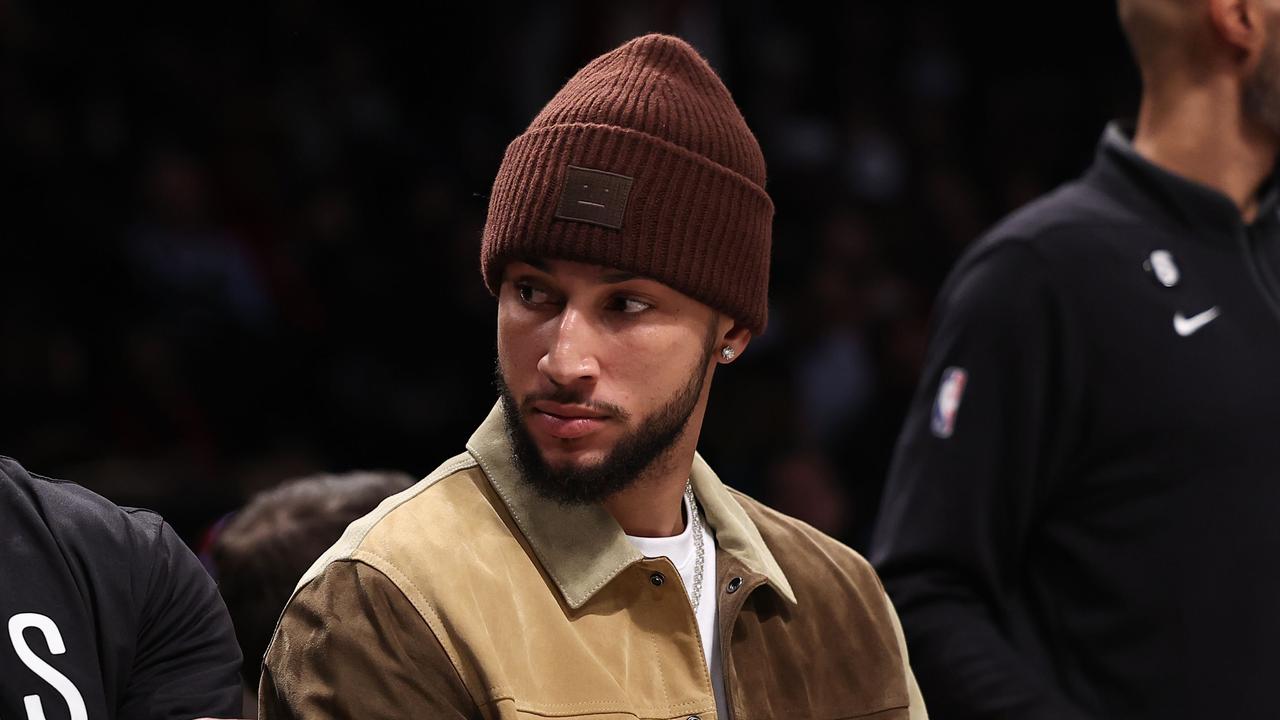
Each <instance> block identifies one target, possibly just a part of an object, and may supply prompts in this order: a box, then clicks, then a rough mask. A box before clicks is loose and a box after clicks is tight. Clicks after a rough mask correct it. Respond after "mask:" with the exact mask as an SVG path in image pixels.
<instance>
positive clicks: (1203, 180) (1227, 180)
mask: <svg viewBox="0 0 1280 720" xmlns="http://www.w3.org/2000/svg"><path fill="white" fill-rule="evenodd" d="M1241 108H1242V104H1241V98H1240V92H1239V88H1238V86H1235V85H1230V84H1227V83H1221V84H1217V85H1214V84H1206V85H1203V86H1199V87H1195V88H1191V89H1183V90H1179V91H1178V92H1167V93H1162V94H1155V93H1152V94H1148V95H1144V96H1143V100H1142V108H1141V110H1140V111H1139V114H1138V128H1137V132H1136V133H1135V134H1134V140H1133V147H1134V150H1136V151H1137V152H1138V153H1139V154H1140V155H1142V156H1143V157H1145V158H1146V159H1147V160H1149V161H1151V162H1152V163H1154V164H1156V165H1158V166H1160V167H1162V168H1164V169H1166V170H1168V171H1169V172H1172V173H1175V174H1177V175H1180V176H1182V177H1184V178H1187V179H1189V180H1194V181H1195V182H1198V183H1200V184H1202V185H1206V186H1208V187H1211V188H1213V189H1215V190H1217V191H1219V192H1221V193H1222V194H1223V195H1226V196H1227V197H1228V198H1230V199H1231V201H1232V202H1234V203H1235V205H1236V207H1237V208H1239V209H1240V214H1241V216H1242V217H1243V218H1244V220H1245V221H1246V222H1249V221H1252V220H1253V218H1254V216H1255V215H1256V214H1257V191H1258V187H1259V186H1260V185H1261V184H1262V181H1263V180H1265V179H1266V177H1267V175H1268V174H1270V173H1271V169H1272V167H1273V166H1274V164H1275V158H1276V152H1277V149H1278V146H1280V143H1278V142H1277V138H1276V136H1275V135H1274V134H1273V133H1271V132H1269V131H1267V130H1265V129H1264V128H1262V127H1261V126H1260V125H1259V124H1258V123H1256V122H1253V121H1250V120H1249V119H1248V118H1247V117H1245V116H1244V114H1243V112H1242V110H1241Z"/></svg>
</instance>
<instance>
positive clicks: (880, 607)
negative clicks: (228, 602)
mask: <svg viewBox="0 0 1280 720" xmlns="http://www.w3.org/2000/svg"><path fill="white" fill-rule="evenodd" d="M764 182H765V166H764V158H763V156H762V155H761V153H760V147H759V145H758V144H757V143H756V140H755V138H754V136H752V134H751V131H750V130H749V129H748V128H747V126H746V123H745V121H744V120H743V118H742V115H741V113H740V112H739V111H738V109H737V107H736V106H735V105H734V103H733V100H732V98H731V97H730V95H729V92H728V90H727V89H726V88H725V87H724V85H723V84H722V83H721V82H720V79H719V78H718V77H717V76H716V74H715V73H714V71H713V70H712V69H711V67H710V66H709V65H708V64H707V62H706V61H705V60H704V59H703V58H702V57H701V56H699V55H698V53H697V52H696V51H695V50H694V49H693V48H691V47H690V46H689V45H687V44H686V43H684V42H683V41H681V40H679V39H676V38H672V37H668V36H663V35H649V36H646V37H642V38H638V39H636V40H633V41H631V42H629V43H627V44H625V45H623V46H622V47H620V48H618V49H616V50H614V51H612V52H610V53H607V54H605V55H603V56H601V57H599V58H597V59H596V60H594V61H592V62H591V63H590V64H588V65H587V66H586V67H585V68H583V69H582V70H581V71H580V72H578V73H577V74H576V75H575V76H574V77H573V78H571V79H570V80H569V82H568V83H567V84H566V85H565V86H564V88H563V89H561V91H560V92H559V93H558V94H557V95H556V96H555V97H554V98H552V100H551V102H550V103H548V105H547V106H546V107H545V108H544V109H543V110H542V112H541V113H540V114H539V115H538V116H537V117H536V118H535V119H534V121H533V123H532V124H531V125H530V126H529V128H528V130H527V131H526V132H525V133H524V134H522V135H521V136H520V137H518V138H516V140H515V141H514V142H512V143H511V145H510V146H509V147H508V148H507V152H506V156H505V157H504V159H503V162H502V166H501V168H500V170H499V171H498V177H497V179H496V181H495V183H494V187H493V193H492V196H491V199H490V204H489V217H488V221H487V223H486V225H485V231H484V241H483V246H482V248H481V258H480V260H481V268H482V271H483V276H484V281H485V283H486V284H487V285H488V288H489V290H490V291H491V292H492V293H493V294H494V295H495V296H497V298H498V363H497V373H496V377H497V385H498V389H499V395H500V399H499V401H498V403H497V404H496V405H495V407H494V408H493V410H492V411H491V412H490V414H489V417H488V419H486V420H485V421H484V423H483V424H482V425H481V426H480V428H479V429H478V430H477V431H476V432H475V434H474V435H473V436H472V437H471V440H470V442H468V443H467V451H466V452H465V453H463V454H461V455H458V456H457V457H455V458H453V459H452V460H449V461H447V462H445V463H444V464H443V465H441V466H440V467H439V468H438V469H437V470H436V471H435V472H433V473H431V474H430V475H429V476H427V478H426V479H424V480H423V481H421V482H419V483H418V484H417V485H415V486H414V487H412V488H410V489H409V490H406V491H405V492H403V493H400V494H399V495H396V496H393V497H392V498H390V499H388V500H387V501H386V502H384V503H383V504H382V505H381V506H380V507H379V508H378V509H377V510H376V511H374V512H373V513H372V514H370V515H368V516H366V517H365V518H363V519H361V520H359V521H357V522H356V523H354V524H352V525H351V527H350V528H348V530H347V532H346V534H345V535H344V536H343V538H342V540H340V541H339V542H338V544H337V545H335V546H334V547H333V548H331V549H330V550H329V552H328V553H326V554H325V555H324V556H323V557H322V558H321V559H320V560H319V561H318V562H317V563H316V564H315V565H314V566H313V567H312V568H311V570H310V571H309V572H308V573H307V574H306V576H304V577H303V579H302V581H301V583H300V584H299V586H298V589H297V591H295V594H294V597H293V598H292V600H291V601H290V603H289V605H288V607H287V608H286V610H285V612H284V615H283V617H282V618H281V621H280V624H279V627H278V628H277V630H276V635H275V638H274V640H273V641H272V645H271V647H270V648H269V650H268V651H267V657H266V667H265V669H264V672H263V676H262V685H261V692H260V712H261V716H262V717H264V718H277V717H306V718H325V717H360V718H390V717H424V718H426V717H431V718H518V717H519V718H527V717H563V718H570V717H600V718H602V717H610V718H701V719H702V720H706V719H708V718H738V719H739V720H746V719H747V718H776V717H798V718H799V717H803V718H846V717H875V718H883V719H886V720H887V719H888V718H900V719H904V720H905V719H908V718H910V719H916V718H922V717H924V707H923V703H922V702H921V700H920V697H919V693H918V691H917V690H916V689H915V681H914V679H913V677H912V674H911V670H910V666H909V664H908V662H907V657H906V652H905V650H904V644H903V640H902V634H901V630H900V628H899V626H898V622H897V618H896V616H895V614H894V610H893V607H892V606H891V605H890V604H889V602H888V600H887V598H886V596H885V594H884V591H883V589H882V588H881V586H880V583H879V580H878V579H877V578H876V575H875V573H874V572H873V571H872V570H871V568H870V567H869V566H868V565H867V563H866V562H865V561H864V560H863V559H862V558H861V557H859V556H858V555H857V554H856V553H854V552H853V551H852V550H850V549H848V548H846V547H844V546H843V545H841V544H839V543H837V542H836V541H834V540H832V539H830V538H828V537H826V536H824V535H822V534H821V533H819V532H818V531H816V530H814V529H813V528H811V527H809V526H807V525H805V524H803V523H801V522H799V521H797V520H794V519H792V518H789V517H786V516H784V515H781V514H779V513H777V512H775V511H773V510H770V509H769V508H767V507H764V506H762V505H760V504H759V503H757V502H755V501H754V500H752V499H750V498H748V497H746V496H744V495H742V494H740V493H737V492H735V491H733V490H731V489H729V488H727V487H726V486H725V485H723V484H722V483H721V482H720V480H719V479H718V478H717V477H716V475H715V473H714V472H712V470H711V468H710V467H708V466H707V464H706V462H705V461H704V460H703V459H702V458H701V457H700V456H699V455H698V454H697V452H696V447H697V441H698V435H699V432H700V429H701V425H702V419H703V414H704V411H705V408H706V403H707V394H708V392H709V390H710V382H711V378H712V375H713V374H714V372H715V369H716V367H717V366H718V365H723V364H729V363H731V362H733V361H734V359H735V358H736V357H738V356H740V355H741V354H742V352H743V351H744V350H745V349H746V347H747V344H748V342H749V340H750V339H751V337H752V336H753V335H756V334H759V333H760V332H762V331H763V330H764V327H765V322H766V306H767V303H766V299H767V294H768V278H769V246H770V239H769V238H770V224H771V220H772V215H773V204H772V202H771V201H770V199H769V196H768V194H767V193H766V192H765V190H764Z"/></svg>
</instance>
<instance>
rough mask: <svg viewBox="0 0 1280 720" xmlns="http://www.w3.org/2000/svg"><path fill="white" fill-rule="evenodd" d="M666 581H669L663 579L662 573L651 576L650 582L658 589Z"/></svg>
mask: <svg viewBox="0 0 1280 720" xmlns="http://www.w3.org/2000/svg"><path fill="white" fill-rule="evenodd" d="M666 581H667V579H666V578H665V577H663V576H662V573H660V572H656V573H654V574H652V575H650V576H649V582H651V583H653V584H654V585H655V586H657V587H662V583H664V582H666Z"/></svg>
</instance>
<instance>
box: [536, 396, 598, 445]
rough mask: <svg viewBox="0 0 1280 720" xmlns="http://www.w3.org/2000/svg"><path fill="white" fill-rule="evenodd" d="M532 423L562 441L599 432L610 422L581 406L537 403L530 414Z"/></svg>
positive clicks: (545, 402)
mask: <svg viewBox="0 0 1280 720" xmlns="http://www.w3.org/2000/svg"><path fill="white" fill-rule="evenodd" d="M529 420H530V423H532V424H533V425H534V426H535V427H537V428H539V429H540V430H542V431H543V432H545V433H547V434H548V435H551V436H552V437H557V438H560V439H562V440H571V439H573V438H580V437H583V436H584V435H589V434H590V433H593V432H595V431H596V430H599V429H600V428H602V427H604V424H605V423H606V422H607V421H608V420H609V416H608V415H604V414H601V413H599V412H596V411H595V410H591V409H590V408H585V407H582V406H581V405H564V404H561V403H553V402H547V401H543V402H536V403H534V404H533V412H532V413H530V417H529Z"/></svg>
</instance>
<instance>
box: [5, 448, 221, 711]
mask: <svg viewBox="0 0 1280 720" xmlns="http://www.w3.org/2000/svg"><path fill="white" fill-rule="evenodd" d="M0 548H3V551H0V620H3V621H4V625H5V631H6V632H5V635H4V636H3V640H0V678H3V680H2V681H0V717H4V718H11V719H16V718H48V719H49V720H58V719H61V718H71V720H87V719H88V718H121V719H122V720H123V719H124V718H140V719H156V720H160V719H165V720H190V719H191V718H193V717H198V716H217V717H230V716H234V715H235V714H236V713H238V712H239V711H240V680H239V677H238V673H237V669H238V668H239V667H240V651H239V649H238V648H237V647H236V643H235V635H234V633H233V631H232V627H231V621H230V619H229V618H228V617H227V610H226V608H225V607H223V604H222V600H221V598H219V597H218V591H217V589H216V588H215V587H214V584H213V581H212V580H211V579H210V578H209V575H208V574H207V573H206V572H205V570H204V568H203V567H202V566H201V565H200V562H199V561H198V560H197V559H196V557H195V556H194V555H192V554H191V551H190V550H188V549H187V547H186V545H184V544H183V543H182V541H181V540H180V539H178V536H177V535H176V534H175V533H174V532H173V530H172V529H171V528H170V527H169V526H168V524H166V523H165V522H164V521H163V520H162V519H161V518H160V516H158V515H156V514H155V513H152V512H149V511H147V510H139V509H135V508H122V507H118V506H116V505H115V504H113V503H111V502H110V501H108V500H106V499H104V498H103V497H101V496H99V495H96V494H94V493H92V492H89V491H88V490H86V489H84V488H82V487H80V486H78V485H76V484H74V483H70V482H65V481H61V480H51V479H49V478H45V477H41V476H39V475H34V474H31V473H29V472H27V471H26V470H25V469H23V467H22V466H21V465H19V464H18V463H17V462H16V461H14V460H13V459H11V458H7V457H0Z"/></svg>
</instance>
